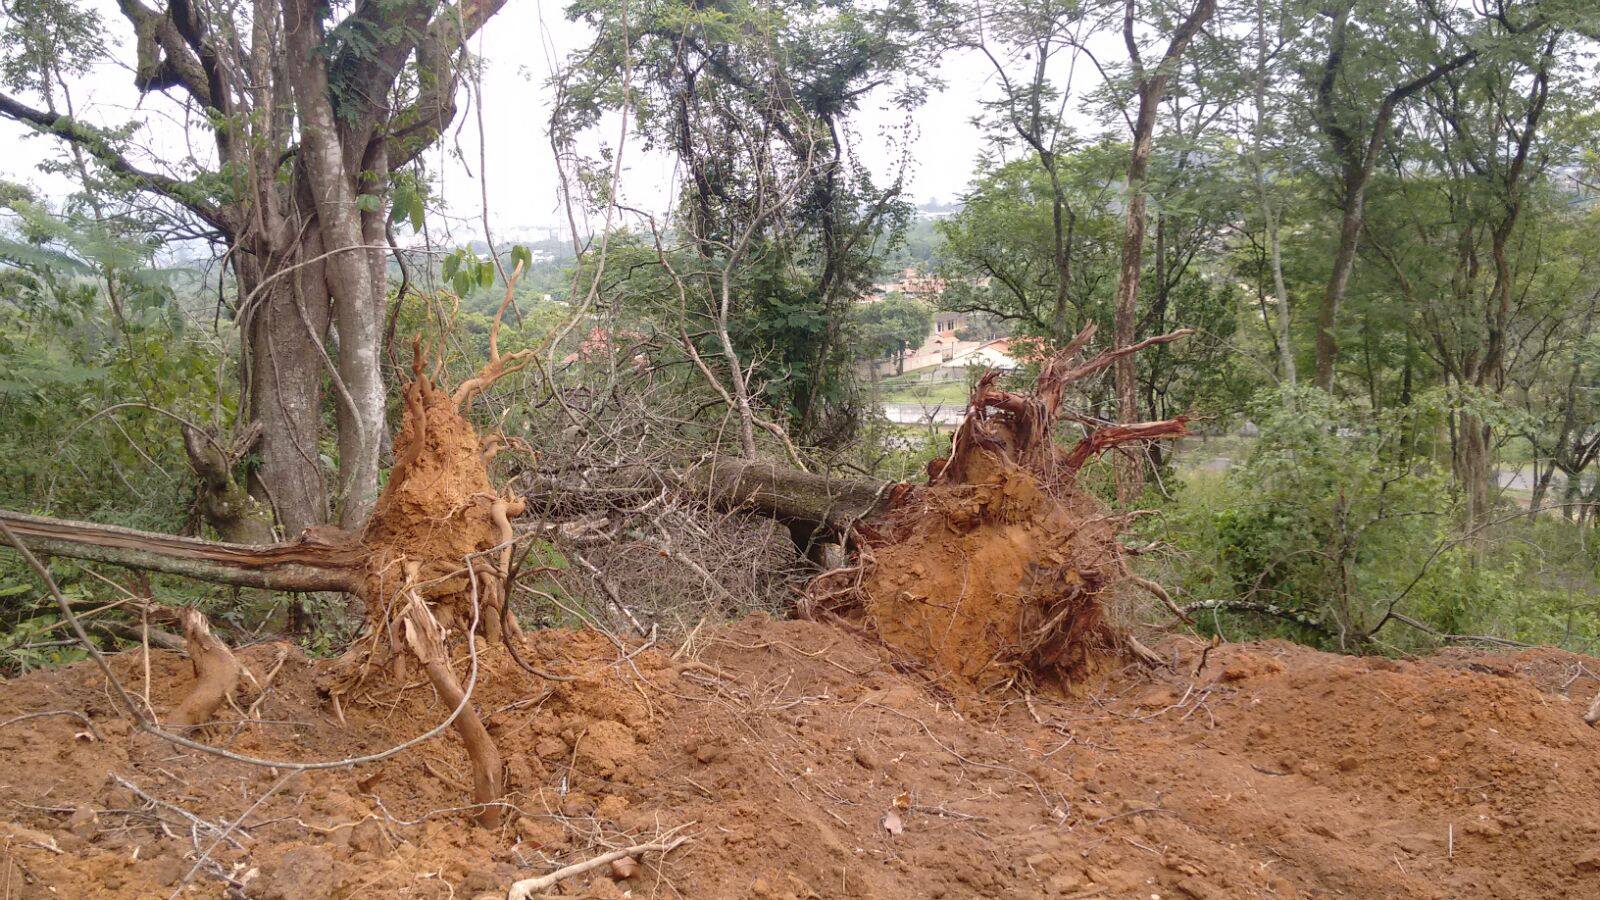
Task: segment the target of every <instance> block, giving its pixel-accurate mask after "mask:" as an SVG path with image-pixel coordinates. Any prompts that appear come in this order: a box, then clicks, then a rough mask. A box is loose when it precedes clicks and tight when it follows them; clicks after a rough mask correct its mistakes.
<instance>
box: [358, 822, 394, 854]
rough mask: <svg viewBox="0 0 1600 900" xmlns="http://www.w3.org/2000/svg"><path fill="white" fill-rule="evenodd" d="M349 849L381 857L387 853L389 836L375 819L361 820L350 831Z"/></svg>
mask: <svg viewBox="0 0 1600 900" xmlns="http://www.w3.org/2000/svg"><path fill="white" fill-rule="evenodd" d="M350 849H351V850H354V851H356V852H358V853H360V852H365V853H371V854H373V855H375V856H381V855H383V854H385V853H388V852H389V836H388V835H387V834H384V831H383V824H382V823H381V822H379V821H378V820H377V819H362V820H361V821H360V822H357V823H356V826H355V827H354V828H352V829H350Z"/></svg>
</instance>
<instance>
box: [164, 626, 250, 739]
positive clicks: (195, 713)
mask: <svg viewBox="0 0 1600 900" xmlns="http://www.w3.org/2000/svg"><path fill="white" fill-rule="evenodd" d="M182 618H183V638H184V641H185V643H186V644H187V645H188V650H189V661H190V662H191V663H192V664H193V665H194V677H195V684H194V689H193V690H191V691H190V692H189V696H188V697H186V698H184V701H183V703H182V704H180V705H179V706H178V708H177V709H176V710H174V711H173V713H172V724H173V725H180V726H194V725H203V724H205V723H206V722H209V721H211V717H212V716H213V715H215V714H216V711H217V710H218V709H220V708H221V707H222V704H224V703H226V702H227V700H228V697H229V696H231V695H232V694H233V692H234V690H236V689H237V688H238V687H239V677H240V675H241V673H242V672H243V671H244V667H243V666H241V665H239V660H237V659H235V658H234V655H233V651H232V650H229V649H228V645H227V644H224V643H223V642H222V641H221V640H220V639H219V638H218V637H217V636H216V635H214V634H212V633H211V623H210V622H209V621H207V620H206V617H205V614H204V613H202V612H200V610H198V609H195V608H193V607H189V608H187V609H185V610H184V611H183V616H182Z"/></svg>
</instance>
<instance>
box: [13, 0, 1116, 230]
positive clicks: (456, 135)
mask: <svg viewBox="0 0 1600 900" xmlns="http://www.w3.org/2000/svg"><path fill="white" fill-rule="evenodd" d="M91 2H94V3H95V4H96V5H97V6H100V7H101V8H102V9H103V12H102V16H103V18H104V20H105V22H106V24H107V27H108V31H109V34H108V45H109V46H110V47H111V55H112V56H113V57H114V58H115V59H116V60H117V61H116V62H106V63H103V64H101V65H99V66H98V67H96V69H95V70H94V71H93V72H92V73H90V75H89V76H87V77H86V78H85V79H84V80H83V81H82V83H81V85H80V87H79V88H78V90H77V93H76V94H75V96H74V100H75V103H76V107H77V109H78V111H79V114H80V115H82V116H84V117H85V118H87V119H89V120H91V121H95V122H97V123H99V124H102V125H115V124H121V123H125V122H128V121H136V122H139V123H141V125H142V129H141V133H140V135H139V137H138V139H139V141H140V142H141V143H143V144H145V145H148V146H151V147H153V148H154V150H155V152H156V154H157V155H158V156H159V157H160V158H161V159H169V160H170V159H182V158H184V157H185V156H186V155H188V154H189V153H190V152H191V148H189V147H188V146H186V144H185V139H184V135H185V129H184V128H183V127H182V122H181V120H180V119H179V118H178V117H179V116H180V115H181V113H180V112H179V111H178V110H179V107H178V105H177V104H175V103H172V102H170V101H167V100H165V99H163V98H143V99H142V100H141V98H140V97H139V95H138V93H137V92H136V91H135V90H134V89H133V85H132V74H131V71H130V70H129V69H128V68H127V66H128V64H129V62H131V60H132V57H133V49H132V40H133V35H132V32H131V30H130V29H129V28H128V27H127V23H126V22H125V20H124V19H123V18H122V17H121V15H120V14H119V13H118V12H117V10H116V8H115V5H114V2H112V0H91ZM564 6H565V4H564V2H562V0H510V2H509V3H507V4H506V7H505V9H504V10H502V11H501V13H500V14H499V15H498V16H496V17H495V18H494V19H493V20H492V21H491V22H490V23H489V25H488V27H486V28H485V29H483V31H482V33H481V34H480V36H479V38H478V40H477V41H476V47H475V49H476V50H477V51H478V52H479V53H480V54H481V55H482V56H483V58H484V59H485V60H486V63H487V64H486V68H485V70H484V82H483V93H484V100H485V103H484V107H483V110H482V117H481V118H482V132H481V135H482V136H483V138H484V140H483V141H482V144H481V145H480V131H479V124H478V123H479V118H480V117H479V110H478V109H476V108H475V107H474V106H472V105H469V104H464V105H463V108H462V109H463V111H462V114H461V115H459V116H458V117H457V119H456V122H455V124H454V126H453V127H452V130H451V132H450V134H449V135H447V137H446V140H445V141H443V142H441V144H440V145H439V146H438V147H436V148H435V149H433V150H432V151H430V155H429V164H430V168H431V169H432V170H433V171H435V172H436V173H438V175H439V177H440V179H441V181H442V184H441V190H440V195H441V196H442V197H443V198H445V200H446V201H447V206H448V212H449V214H450V221H449V222H448V223H445V222H440V223H439V224H441V225H443V224H448V226H449V232H450V233H449V234H448V235H447V236H445V237H446V239H447V240H454V241H462V240H466V239H468V238H473V237H479V236H481V233H482V228H481V225H480V224H479V217H480V214H481V210H482V207H483V203H482V194H483V188H484V184H485V182H484V181H483V180H481V179H482V177H483V176H484V174H485V170H486V174H487V184H488V186H489V198H488V201H489V213H490V215H489V219H490V223H491V227H492V228H493V229H494V231H495V237H496V239H497V240H499V239H502V238H506V239H516V238H523V239H526V238H532V237H537V236H539V235H538V233H537V231H538V230H539V229H547V228H553V227H561V226H563V223H564V221H565V217H564V215H563V213H562V212H561V210H560V208H559V203H560V201H559V198H558V196H557V180H556V177H555V171H554V163H553V158H552V154H551V151H550V145H549V142H548V140H547V137H546V131H545V123H546V121H547V120H548V118H549V113H550V110H549V102H550V98H551V92H550V91H549V89H548V88H547V87H546V81H547V80H548V78H549V76H550V74H551V72H552V71H553V69H554V68H555V67H556V65H557V64H558V63H559V61H560V60H561V59H562V58H563V57H564V56H565V55H566V54H567V53H569V52H570V51H572V50H573V49H575V48H577V47H580V46H582V44H583V42H584V40H585V38H586V36H587V34H586V30H585V29H584V28H583V27H582V26H579V25H575V24H572V23H569V22H567V21H566V19H565V16H564V15H563V9H564ZM1086 68H1087V67H1086ZM940 74H941V76H942V77H943V79H944V81H945V82H946V87H945V88H944V89H943V90H942V91H940V92H939V93H937V94H936V95H934V96H932V97H931V98H930V100H929V102H928V103H926V104H925V105H923V106H922V107H921V108H920V109H918V110H916V111H915V112H914V113H912V115H911V120H910V123H909V129H907V128H906V127H905V126H906V124H907V123H906V119H905V114H904V113H902V112H900V111H898V110H892V109H889V108H887V99H888V98H887V96H886V95H880V96H871V97H868V98H867V100H866V102H865V104H864V105H863V108H862V110H861V111H860V113H859V114H858V115H857V116H856V119H855V122H854V128H853V133H854V149H855V151H856V153H857V154H858V156H859V157H860V158H861V159H862V160H863V161H864V162H865V163H866V164H867V165H868V166H869V168H870V169H871V170H872V171H873V173H874V175H875V176H877V177H878V178H879V179H880V180H886V179H888V178H889V177H891V176H892V174H893V171H894V168H895V166H896V165H897V162H898V160H899V158H900V153H899V150H900V148H899V146H898V143H899V142H900V141H902V140H909V141H910V154H909V158H910V159H911V160H913V162H912V167H911V168H910V169H909V170H908V172H907V185H908V191H907V193H908V195H909V196H910V198H911V199H913V200H914V201H916V202H918V203H921V202H924V201H927V200H929V199H938V200H943V201H949V200H951V199H954V198H955V197H956V196H958V195H959V194H960V193H961V192H962V191H963V190H964V189H965V188H966V185H967V182H968V180H969V179H970V177H971V174H972V171H973V167H974V165H975V163H976V161H977V159H978V156H979V153H980V151H981V149H982V147H983V143H984V142H983V138H982V135H981V134H980V133H979V131H978V129H977V128H976V127H974V126H973V125H972V124H971V123H970V120H971V118H972V117H973V116H974V115H975V114H976V113H977V112H978V108H979V107H978V103H979V99H980V98H981V97H986V96H987V97H992V96H994V94H995V91H996V85H995V84H994V83H992V78H993V75H992V71H991V69H990V68H989V64H988V63H987V61H985V60H983V59H982V57H980V56H977V55H975V54H950V55H947V56H946V58H945V60H944V62H943V64H942V66H941V70H940ZM1076 77H1077V78H1078V79H1079V80H1080V84H1078V85H1077V87H1078V88H1079V89H1080V90H1081V89H1083V88H1086V87H1089V84H1088V83H1087V82H1086V81H1085V80H1084V79H1085V72H1084V70H1079V72H1078V73H1077V76H1076ZM198 134H199V132H198V131H197V132H196V135H198ZM24 135H25V129H23V128H22V127H21V126H19V125H16V124H14V123H11V122H6V121H0V177H3V178H6V179H9V180H13V181H20V182H23V183H25V184H31V185H33V186H35V187H36V188H38V189H39V190H41V191H42V192H43V193H45V194H46V195H47V196H60V195H61V194H62V193H64V192H65V191H67V190H70V183H69V182H68V181H67V180H66V179H65V178H64V177H63V176H59V175H50V174H45V173H41V172H39V171H38V164H39V162H40V161H41V160H42V159H44V158H46V157H47V156H59V155H60V154H61V153H62V148H61V145H60V143H59V142H58V141H55V140H54V139H52V138H48V137H38V136H35V137H24ZM615 137H616V129H615V126H614V125H612V126H610V127H609V128H607V129H606V133H605V135H604V139H605V140H606V141H607V142H608V143H614V141H615ZM205 150H206V148H205V147H203V146H200V145H197V146H196V147H195V148H194V152H195V153H196V155H201V154H204V153H205ZM480 152H482V153H483V154H484V155H483V159H484V161H485V163H486V165H485V166H484V167H480V165H479V159H480ZM624 163H625V167H626V168H625V173H624V176H623V180H622V190H623V192H624V194H625V200H627V201H628V202H630V203H631V204H633V205H636V206H638V207H640V208H644V209H650V210H661V209H663V208H665V206H666V204H667V201H668V199H669V198H670V197H671V196H672V189H671V184H672V182H673V179H674V177H675V173H674V171H673V169H672V166H671V162H670V160H668V159H665V158H662V157H654V158H652V157H650V156H647V155H645V154H643V153H642V152H641V151H639V150H638V149H637V145H635V146H632V147H630V148H629V150H628V152H627V153H626V154H625V155H624ZM153 165H154V166H156V167H159V165H160V164H159V162H154V163H153Z"/></svg>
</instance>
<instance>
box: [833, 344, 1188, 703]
mask: <svg viewBox="0 0 1600 900" xmlns="http://www.w3.org/2000/svg"><path fill="white" fill-rule="evenodd" d="M1185 333H1186V332H1178V333H1174V334H1170V335H1164V336H1162V337H1159V338H1153V339H1151V340H1149V341H1145V342H1142V343H1140V344H1137V345H1134V346H1132V347H1127V348H1121V349H1118V350H1112V351H1107V352H1104V353H1101V354H1100V355H1098V356H1096V357H1095V358H1093V359H1091V360H1089V361H1087V362H1084V361H1082V360H1081V359H1080V357H1081V354H1082V351H1083V348H1084V347H1085V346H1086V345H1087V344H1088V342H1089V340H1090V339H1091V338H1092V337H1093V335H1094V328H1093V327H1092V326H1091V327H1089V328H1087V329H1085V330H1084V331H1083V332H1082V333H1080V334H1079V335H1078V336H1077V337H1076V338H1074V339H1073V340H1072V342H1071V343H1070V344H1069V345H1068V346H1067V347H1066V348H1065V349H1064V350H1063V351H1062V352H1061V353H1059V354H1057V355H1056V356H1055V357H1054V358H1053V359H1051V360H1050V361H1049V362H1048V363H1047V364H1046V365H1045V367H1044V369H1043V371H1041V373H1040V375H1039V378H1038V381H1037V382H1036V383H1035V385H1034V388H1033V390H1032V391H1031V392H1029V393H1026V394H1021V393H1012V392H1008V391H1002V390H999V389H997V388H996V387H995V381H996V377H997V373H994V372H990V373H988V374H986V375H985V376H984V377H983V378H981V379H980V380H979V381H978V384H977V385H976V387H975V388H974V389H973V392H972V397H971V400H970V402H969V404H968V407H967V409H968V413H967V417H966V419H965V420H964V421H963V423H962V425H961V427H960V428H959V429H957V431H956V433H955V436H954V438H953V439H952V441H951V452H950V456H949V457H948V458H947V459H942V460H935V461H934V462H933V463H932V464H931V465H930V467H929V473H930V477H929V480H928V484H926V485H923V486H915V487H912V486H905V487H902V488H901V489H900V490H899V491H898V492H897V493H896V495H895V496H894V498H893V503H892V506H891V507H890V510H889V511H888V513H886V514H885V515H884V516H883V517H882V518H880V519H878V520H875V521H873V522H872V523H870V525H867V526H863V527H862V528H861V529H860V531H859V533H860V537H861V538H862V540H861V542H860V557H861V559H860V563H859V565H858V566H857V567H851V568H847V569H843V570H838V571H834V572H829V573H826V574H824V575H823V576H820V577H819V578H818V579H816V580H815V581H814V582H813V583H812V585H811V586H810V588H809V590H808V595H809V598H810V610H811V611H812V612H818V611H822V612H830V613H836V614H841V615H844V616H845V617H846V618H848V619H854V620H857V621H860V622H862V623H864V624H865V625H867V626H868V627H869V628H870V629H871V630H872V631H873V632H874V633H876V634H877V635H878V636H879V637H880V638H881V639H882V640H883V641H884V642H885V643H886V644H888V645H889V646H890V647H891V648H893V649H894V650H896V651H898V652H899V653H901V654H903V655H905V656H907V657H910V658H912V659H914V660H917V661H920V662H922V663H924V664H926V665H928V666H930V667H931V668H933V669H934V670H935V671H936V672H937V673H939V674H940V675H951V676H955V677H956V678H958V679H961V680H963V681H965V682H968V683H972V684H977V685H979V686H981V687H1009V686H1012V685H1015V684H1018V683H1019V682H1020V683H1025V684H1028V685H1032V684H1052V685H1056V686H1058V687H1062V688H1068V689H1070V688H1072V687H1073V686H1074V685H1077V684H1080V683H1081V682H1083V681H1084V679H1085V678H1087V677H1088V676H1089V675H1090V674H1091V672H1092V670H1093V668H1094V665H1095V661H1096V660H1097V659H1098V658H1100V656H1101V655H1102V654H1103V652H1104V651H1108V650H1113V649H1115V648H1117V647H1118V646H1119V645H1120V643H1121V640H1122V638H1121V633H1120V632H1119V631H1118V630H1117V629H1115V628H1113V627H1112V626H1111V625H1110V624H1109V623H1108V622H1107V621H1106V619H1105V612H1104V606H1103V600H1104V599H1105V598H1106V597H1108V596H1109V593H1110V592H1111V591H1113V590H1115V589H1116V587H1117V586H1118V584H1119V583H1121V582H1122V581H1124V580H1126V579H1127V578H1128V570H1127V561H1126V552H1125V550H1124V549H1123V547H1122V545H1121V543H1120V542H1119V541H1118V533H1119V529H1120V526H1121V525H1122V523H1123V522H1124V521H1125V520H1126V516H1119V515H1113V514H1111V513H1109V512H1108V511H1107V510H1106V509H1105V507H1104V506H1103V505H1102V504H1101V503H1100V502H1099V501H1098V500H1096V499H1095V498H1094V497H1093V496H1091V495H1089V494H1088V493H1086V492H1084V491H1083V490H1082V489H1080V488H1079V487H1078V485H1077V483H1076V476H1077V473H1078V470H1079V469H1080V468H1082V466H1083V465H1084V464H1085V463H1086V462H1088V461H1089V460H1090V459H1091V458H1093V457H1094V456H1095V455H1097V454H1099V453H1101V452H1103V451H1105V450H1108V449H1111V448H1113V447H1116V446H1118V445H1120V444H1124V443H1129V442H1132V441H1140V440H1151V439H1163V438H1176V437H1180V436H1182V434H1183V433H1184V420H1183V419H1182V418H1181V417H1180V418H1178V419H1173V420H1170V421H1165V422H1149V423H1143V424H1136V425H1123V426H1109V427H1098V426H1097V423H1094V422H1092V421H1091V420H1088V419H1086V418H1084V417H1081V416H1075V415H1071V414H1068V413H1067V412H1066V411H1065V410H1064V409H1063V407H1062V400H1063V396H1064V394H1065V392H1066V390H1067V388H1068V387H1069V386H1070V385H1071V384H1072V383H1073V382H1074V381H1076V380H1078V379H1081V378H1084V377H1086V376H1088V375H1091V374H1093V373H1095V372H1098V371H1100V370H1102V369H1104V368H1105V367H1107V366H1109V365H1110V364H1111V363H1112V362H1113V361H1114V360H1116V359H1117V358H1118V357H1120V356H1123V355H1126V354H1128V353H1132V352H1135V351H1137V350H1139V349H1141V348H1142V347H1145V346H1148V345H1150V344H1152V343H1158V342H1164V341H1169V340H1174V339H1176V338H1178V337H1181V336H1182V335H1183V334H1185ZM1062 419H1072V420H1075V421H1078V422H1081V423H1083V424H1084V425H1085V426H1086V434H1085V436H1084V437H1083V438H1082V439H1081V440H1080V441H1078V442H1077V444H1076V445H1075V446H1073V447H1072V448H1070V449H1063V448H1062V447H1060V446H1058V445H1057V444H1056V443H1055V441H1054V439H1053V435H1054V429H1055V425H1056V424H1057V422H1059V421H1060V420H1062Z"/></svg>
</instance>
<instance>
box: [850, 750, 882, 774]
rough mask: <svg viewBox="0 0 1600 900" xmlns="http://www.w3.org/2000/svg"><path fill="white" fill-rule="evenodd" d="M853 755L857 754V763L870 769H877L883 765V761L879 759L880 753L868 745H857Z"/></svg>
mask: <svg viewBox="0 0 1600 900" xmlns="http://www.w3.org/2000/svg"><path fill="white" fill-rule="evenodd" d="M852 755H854V756H855V759H856V764H857V765H859V766H861V768H863V769H867V770H869V771H870V770H872V769H877V768H879V767H881V766H882V765H883V761H882V760H880V759H878V755H877V754H876V753H873V752H872V750H871V749H869V748H867V747H863V746H858V747H856V749H855V752H854V754H852Z"/></svg>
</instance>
